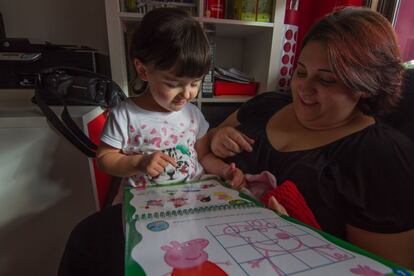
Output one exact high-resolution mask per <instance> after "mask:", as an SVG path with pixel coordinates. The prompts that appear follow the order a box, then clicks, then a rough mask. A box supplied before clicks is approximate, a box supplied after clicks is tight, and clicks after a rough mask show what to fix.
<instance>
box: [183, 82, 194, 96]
mask: <svg viewBox="0 0 414 276" xmlns="http://www.w3.org/2000/svg"><path fill="white" fill-rule="evenodd" d="M191 89H192V87H191V86H190V85H186V86H185V87H184V89H183V93H182V94H183V97H184V98H185V99H189V98H190V97H191Z"/></svg>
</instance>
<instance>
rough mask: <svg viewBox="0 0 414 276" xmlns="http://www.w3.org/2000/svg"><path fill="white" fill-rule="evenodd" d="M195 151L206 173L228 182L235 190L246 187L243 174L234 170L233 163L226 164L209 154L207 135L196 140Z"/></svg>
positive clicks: (238, 170) (236, 169)
mask: <svg viewBox="0 0 414 276" xmlns="http://www.w3.org/2000/svg"><path fill="white" fill-rule="evenodd" d="M195 150H196V151H197V156H198V159H199V161H200V163H201V165H202V166H203V168H204V169H205V170H206V172H207V173H211V174H215V175H217V176H219V177H220V178H222V179H224V180H228V181H229V184H230V185H231V186H232V187H234V188H236V189H241V188H243V187H244V186H245V185H246V180H245V179H244V174H243V172H242V171H241V170H240V169H238V168H236V166H235V164H234V163H231V164H227V163H226V162H224V161H223V160H221V159H219V158H218V157H216V156H215V155H214V154H212V153H211V152H210V149H209V138H208V135H204V136H203V137H202V138H201V139H199V140H197V142H196V144H195Z"/></svg>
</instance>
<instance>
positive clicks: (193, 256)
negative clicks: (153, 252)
mask: <svg viewBox="0 0 414 276" xmlns="http://www.w3.org/2000/svg"><path fill="white" fill-rule="evenodd" d="M208 243H209V242H208V240H206V239H193V240H189V241H186V242H182V243H180V242H178V241H171V242H170V245H163V246H161V249H162V250H164V251H165V255H164V261H165V262H166V263H167V264H168V265H169V266H171V267H172V268H173V270H172V272H171V275H173V276H184V275H185V276H192V275H198V276H199V275H209V276H215V275H227V273H226V272H224V270H222V269H221V268H220V267H219V266H218V265H216V264H215V263H212V262H210V261H208V254H207V253H206V252H205V251H204V248H205V247H206V246H207V245H208ZM227 264H228V263H227Z"/></svg>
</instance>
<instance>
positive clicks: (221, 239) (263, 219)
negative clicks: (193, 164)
mask: <svg viewBox="0 0 414 276" xmlns="http://www.w3.org/2000/svg"><path fill="white" fill-rule="evenodd" d="M130 192H132V193H133V195H134V196H133V198H132V200H131V201H130V204H131V205H132V206H134V207H135V214H134V219H132V220H129V222H128V223H127V235H126V236H127V248H129V250H130V251H131V253H130V256H127V262H126V263H127V265H126V275H135V274H132V273H131V274H129V273H128V271H129V270H130V267H129V266H130V265H128V263H132V264H134V265H135V266H139V269H138V271H141V272H140V273H141V274H146V275H204V274H205V275H366V276H369V275H385V274H388V273H392V272H393V271H392V269H391V268H390V267H388V266H385V265H383V264H382V263H380V262H378V261H376V260H374V259H371V258H368V257H366V256H364V255H361V254H358V253H355V252H353V251H350V250H347V249H345V248H343V247H341V246H339V245H337V244H335V243H333V242H331V241H328V240H327V239H326V238H324V237H323V236H321V235H320V234H319V233H317V232H316V231H314V230H312V229H310V228H308V227H304V226H302V225H299V224H296V223H293V222H290V221H288V220H285V219H283V218H282V217H279V216H278V215H276V214H275V213H274V212H273V211H271V210H269V209H266V208H262V207H258V206H256V205H255V204H252V203H251V202H249V201H248V200H247V199H245V198H243V197H241V196H240V195H239V193H238V192H237V191H235V190H232V189H229V188H226V187H224V186H222V185H221V184H220V183H219V182H218V181H216V180H214V179H212V180H205V181H201V182H197V183H189V184H182V185H176V186H165V187H159V188H151V189H147V190H144V191H138V190H131V191H130ZM172 198H173V200H171V199H172ZM155 201H156V202H155ZM143 214H145V216H142V215H143ZM127 255H128V254H127Z"/></svg>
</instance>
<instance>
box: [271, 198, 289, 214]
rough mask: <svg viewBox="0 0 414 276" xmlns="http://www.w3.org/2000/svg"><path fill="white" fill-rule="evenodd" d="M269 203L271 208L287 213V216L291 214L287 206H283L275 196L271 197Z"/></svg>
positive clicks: (280, 212)
mask: <svg viewBox="0 0 414 276" xmlns="http://www.w3.org/2000/svg"><path fill="white" fill-rule="evenodd" d="M268 205H269V208H270V209H272V210H275V211H276V212H277V213H279V214H282V215H286V216H288V215H289V214H288V213H287V211H286V209H285V207H283V206H282V204H280V203H279V202H278V201H277V200H276V198H275V197H274V196H272V197H270V198H269V202H268Z"/></svg>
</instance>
